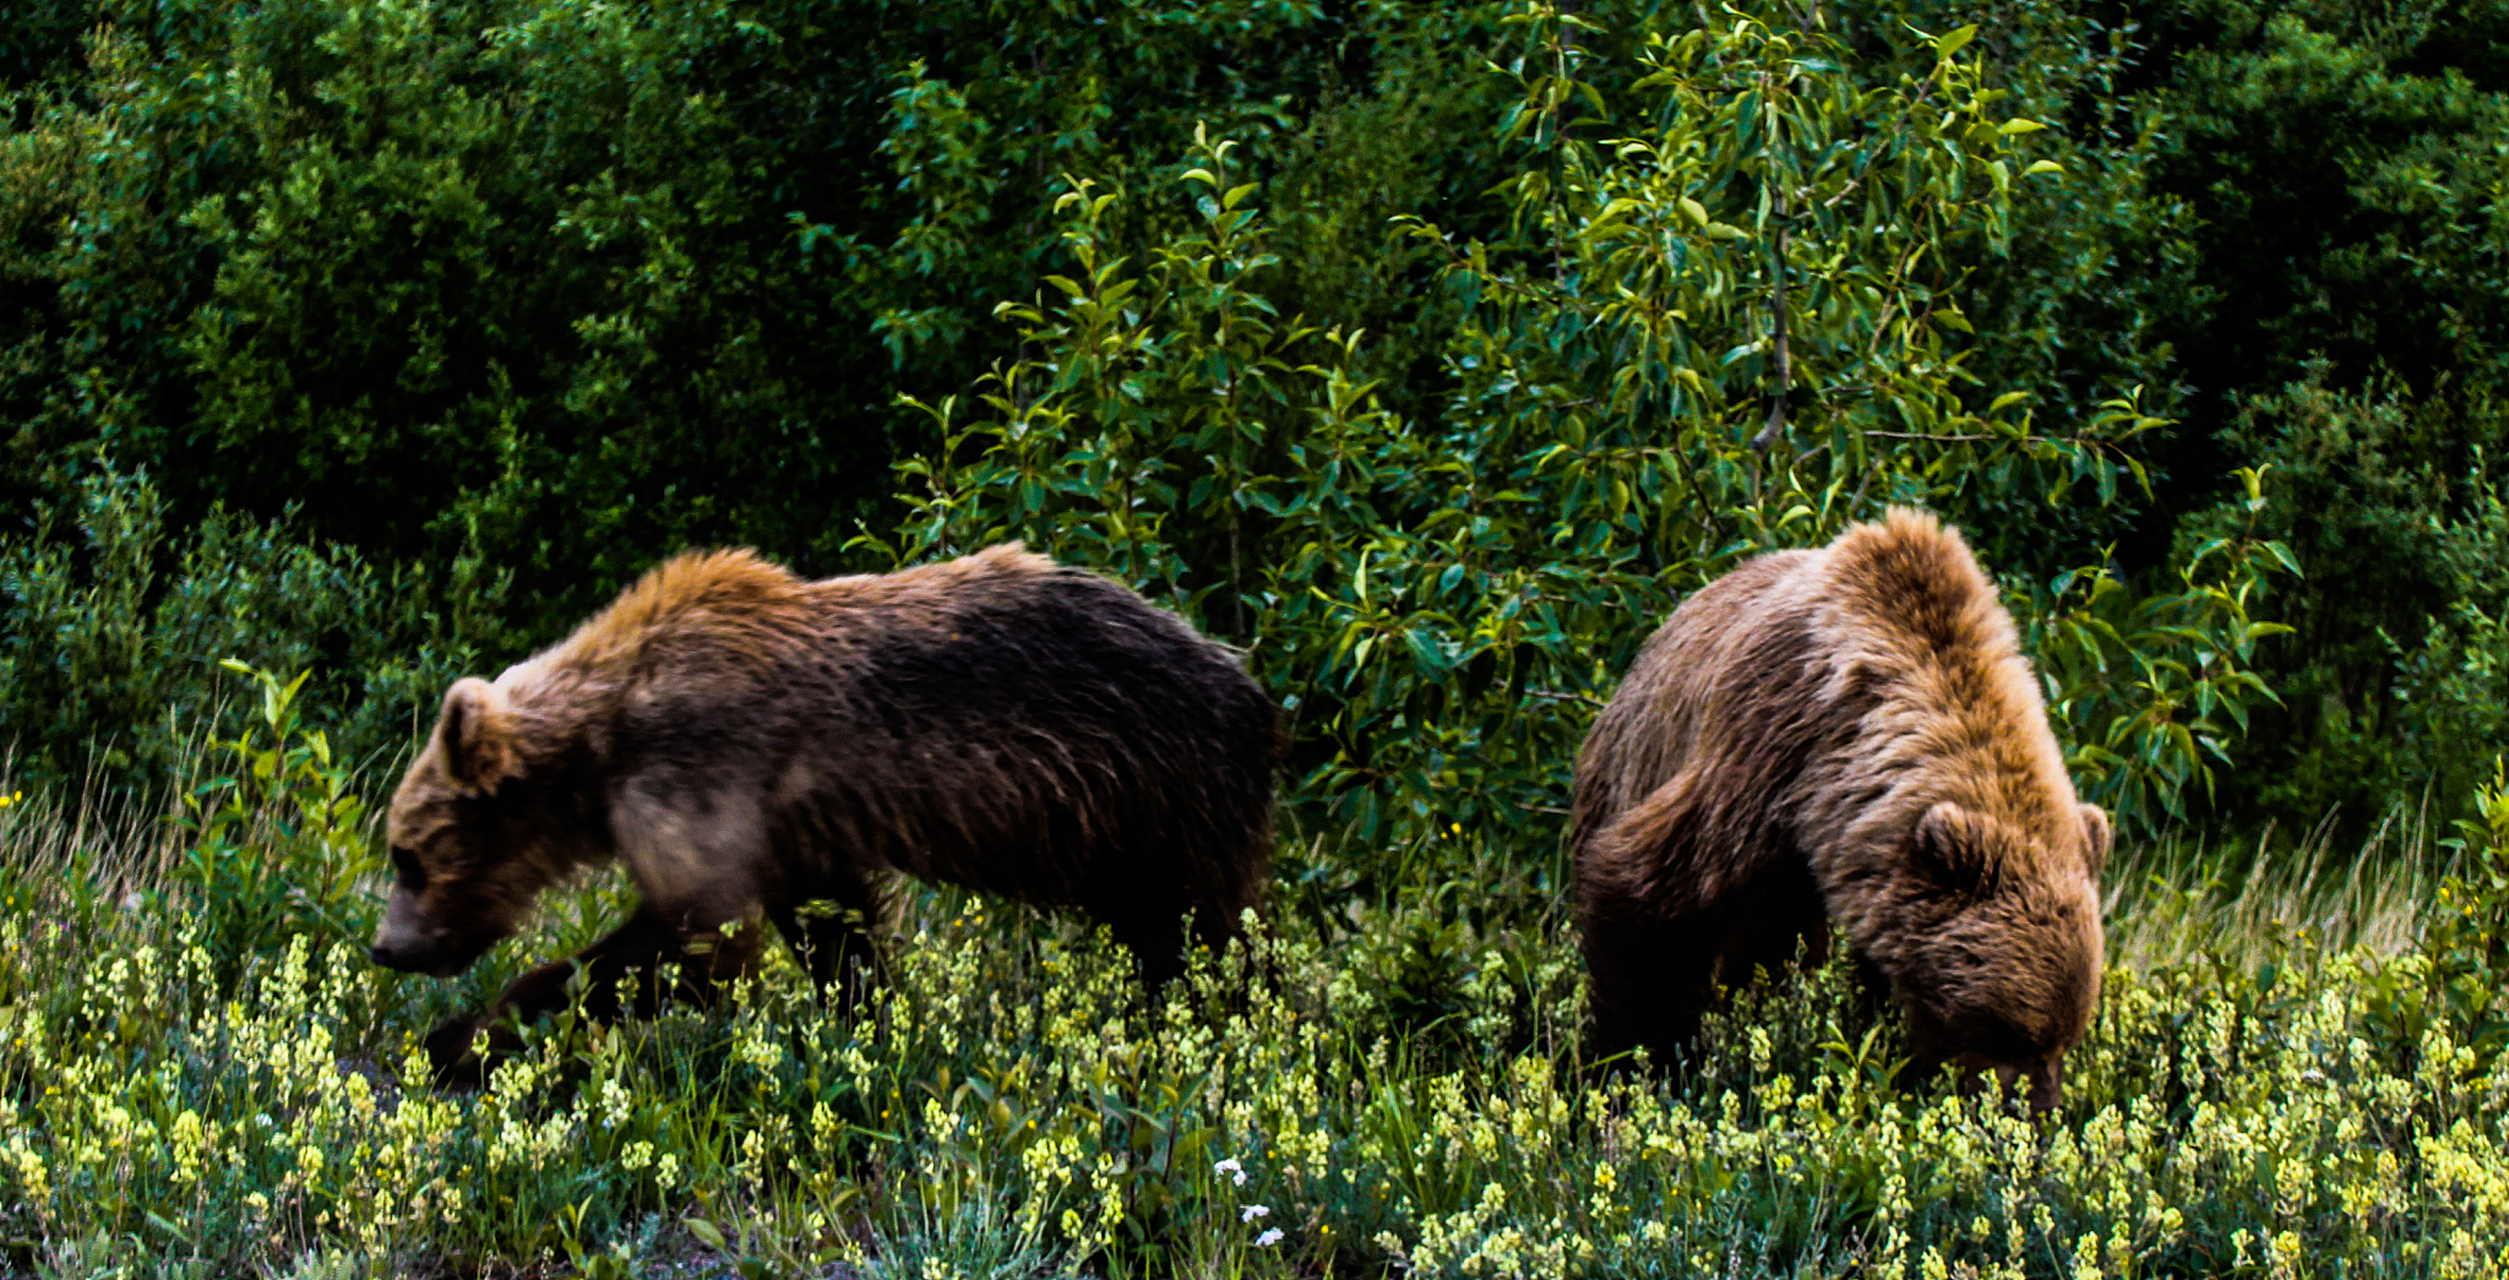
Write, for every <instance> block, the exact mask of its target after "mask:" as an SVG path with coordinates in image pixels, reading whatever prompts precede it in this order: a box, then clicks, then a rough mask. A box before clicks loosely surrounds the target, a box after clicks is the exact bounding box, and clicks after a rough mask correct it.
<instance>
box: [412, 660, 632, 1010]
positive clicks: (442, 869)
mask: <svg viewBox="0 0 2509 1280" xmlns="http://www.w3.org/2000/svg"><path fill="white" fill-rule="evenodd" d="M537 746H538V744H536V743H534V742H533V741H532V735H531V733H530V731H529V728H528V724H527V721H526V720H525V718H524V717H522V716H520V715H518V714H517V713H516V711H515V708H514V707H513V706H512V705H511V703H510V702H509V701H508V699H507V698H506V696H505V694H504V692H503V691H502V690H500V689H499V688H497V687H496V686H495V685H492V684H489V683H488V682H487V681H485V680H480V679H477V678H475V677H474V678H465V679H462V680H458V681H456V682H454V685H453V687H452V688H451V689H448V690H446V691H445V695H444V710H443V714H442V715H441V716H440V717H438V719H437V721H436V729H435V733H434V734H433V735H431V736H430V737H429V738H428V740H427V746H426V749H425V750H423V751H421V752H420V753H419V755H418V759H417V760H415V761H413V762H411V764H410V767H409V772H408V773H407V774H405V775H403V777H402V778H401V787H400V790H399V791H398V792H396V793H394V795H393V797H392V809H391V813H390V815H389V817H388V818H387V819H386V822H385V831H386V835H387V836H388V838H389V840H390V843H391V848H392V870H393V875H394V879H395V883H394V885H393V889H392V899H391V902H390V904H389V905H388V906H387V907H386V908H385V909H384V917H383V926H382V928H380V929H378V930H377V931H376V933H375V942H374V946H373V947H372V948H371V949H370V950H369V952H368V954H369V955H370V956H372V957H373V959H374V962H375V963H376V964H379V965H384V966H386V967H388V968H393V969H402V970H407V971H409V972H412V973H427V974H434V975H436V976H438V977H445V976H450V975H452V974H456V973H459V972H461V971H462V970H463V969H466V968H468V967H469V966H470V964H471V962H472V961H474V960H477V959H478V958H479V957H480V956H481V955H482V954H484V953H485V952H486V951H487V950H488V948H490V947H492V946H495V945H496V944H497V942H498V941H499V940H500V939H502V938H504V937H505V936H506V935H507V934H510V933H512V932H513V931H514V930H515V928H516V927H517V926H518V925H519V924H520V923H521V921H522V918H523V914H524V912H525V910H526V909H527V908H528V907H529V906H530V903H531V900H532V898H533V896H534V895H535V894H537V893H538V892H539V891H540V890H541V888H542V887H544V886H546V885H547V884H548V883H549V882H550V881H551V880H553V879H555V878H556V877H557V876H558V875H559V874H560V873H562V872H563V871H564V870H565V869H566V868H567V867H568V866H570V865H573V864H574V863H575V862H578V861H581V860H583V855H584V853H585V850H583V849H582V848H580V847H579V846H581V845H583V844H585V843H586V838H587V837H586V832H585V829H584V823H583V815H582V814H581V813H579V812H577V810H579V809H580V808H581V806H579V805H575V804H572V803H570V802H569V796H568V795H567V792H566V788H564V787H563V786H562V785H561V784H560V783H558V782H556V781H554V780H552V779H550V778H547V777H545V776H539V775H542V774H543V773H545V772H546V771H545V770H544V769H542V768H539V767H536V766H539V765H541V764H543V763H545V762H544V761H542V760H540V759H538V757H539V756H541V755H542V754H544V753H543V752H541V751H539V750H536V749H535V748H536V747H537Z"/></svg>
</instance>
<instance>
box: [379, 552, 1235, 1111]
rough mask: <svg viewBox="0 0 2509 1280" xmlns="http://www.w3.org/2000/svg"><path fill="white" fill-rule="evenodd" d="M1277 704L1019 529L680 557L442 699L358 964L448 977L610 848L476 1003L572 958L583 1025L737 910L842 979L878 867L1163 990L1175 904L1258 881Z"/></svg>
mask: <svg viewBox="0 0 2509 1280" xmlns="http://www.w3.org/2000/svg"><path fill="white" fill-rule="evenodd" d="M1277 721H1278V714H1277V712H1276V711H1275V710H1274V708H1273V705H1272V703H1271V701H1270V699H1268V698H1266V697H1265V696H1264V694H1263V692H1262V690H1260V689H1258V688H1257V687H1256V686H1255V683H1254V681H1253V680H1252V679H1250V678H1248V676H1247V675H1246V673H1245V672H1244V671H1243V670H1241V669H1240V668H1239V666H1238V665H1237V663H1236V661H1235V660H1234V659H1233V658H1232V657H1231V656H1230V654H1229V653H1228V651H1227V650H1226V649H1224V648H1222V647H1221V646H1220V645H1218V644H1216V643H1213V642H1212V641H1210V640H1207V639H1204V638H1203V637H1202V636H1200V635H1198V634H1196V633H1195V632H1194V630H1193V629H1192V628H1191V627H1190V626H1188V625H1187V624H1186V623H1184V622H1183V621H1181V620H1179V619H1178V618H1177V617H1175V616H1174V615H1173V614H1169V613H1166V612H1163V611H1161V610H1158V609H1155V608H1152V607H1151V606H1150V605H1149V604H1148V603H1146V602H1145V601H1143V600H1142V599H1141V597H1139V596H1137V595H1135V594H1133V593H1132V592H1131V591H1129V590H1126V589H1125V588H1124V587H1122V586H1120V585H1118V584H1116V583H1114V582H1111V581H1108V580H1107V579H1104V578H1101V577H1098V576H1096V575H1094V574H1090V573H1086V572H1083V571H1080V570H1077V569H1070V568H1063V567H1060V566H1057V565H1055V564H1054V563H1053V562H1052V561H1049V560H1047V559H1046V558H1044V557H1042V556H1038V555H1032V554H1029V553H1028V552H1025V551H1023V550H1021V549H1020V548H1019V547H1018V546H1017V545H1016V544H1012V545H1007V546H998V547H994V548H992V549H990V550H987V551H984V552H982V553H980V554H977V555H972V556H968V557H965V558H963V559H958V560H952V561H948V562H946V563H942V564H933V565H927V566H924V567H921V568H915V569H908V570H905V571H903V572H899V573H891V574H881V575H865V576H860V577H847V578H832V579H828V580H825V581H819V582H808V581H804V580H802V579H800V578H798V577H796V576H794V575H793V574H791V573H789V572H787V571H786V570H784V569H782V568H780V567H778V566H776V565H773V564H770V563H768V562H766V561H764V560H761V559H759V558H758V557H756V556H754V555H752V554H750V553H748V552H746V551H728V552H712V553H690V554H686V555H682V556H680V557H678V558H676V559H674V560H671V561H669V562H668V563H666V564H663V565H662V566H660V567H659V568H656V569H654V570H653V571H652V572H650V573H648V574H647V575H646V576H645V577H644V579H643V580H642V581H640V582H638V583H636V584H635V585H634V586H632V587H630V588H628V589H627V591H626V592H624V593H623V594H621V595H620V596H619V598H618V599H617V601H615V602H614V603H612V604H611V605H610V606H609V607H608V608H607V609H604V610H603V611H602V612H601V613H599V614H597V615H595V616H594V617H593V618H592V619H591V620H590V621H588V622H586V623H584V624H583V625H582V626H581V627H579V628H577V629H576V631H575V633H574V634H573V635H572V636H570V637H568V638H567V639H566V640H565V641H564V642H562V643H560V644H558V645H557V646H556V647H554V648H551V649H549V650H547V651H546V652H543V653H541V654H539V655H538V656H536V657H533V658H531V659H530V660H528V661H525V662H523V663H520V664H518V665H516V666H513V667H510V668H507V669H506V671H505V673H504V674H502V675H500V676H498V677H497V679H496V681H495V682H494V683H490V682H488V681H485V680H480V679H477V678H467V679H463V680H460V681H457V682H456V683H455V684H454V685H453V687H452V688H451V689H450V690H448V691H447V692H446V693H445V696H444V710H443V714H442V717H441V718H440V719H439V720H438V722H437V724H436V729H435V733H434V734H433V736H432V737H431V738H430V739H429V741H428V743H427V745H426V747H425V749H424V750H423V751H422V752H421V753H420V755H419V757H418V759H417V761H416V762H415V763H413V764H412V765H411V766H410V768H409V772H408V774H407V776H405V777H404V778H403V779H402V781H401V787H400V791H399V793H398V794H397V795H395V796H394V797H393V800H392V809H391V813H390V817H389V820H388V826H389V835H390V841H391V847H392V861H393V865H394V868H395V870H396V872H397V873H398V877H399V884H398V886H397V887H396V888H395V889H394V890H393V893H392V897H391V903H390V906H389V907H388V909H387V911H386V914H385V918H384V922H383V926H382V929H381V930H380V932H379V933H378V934H377V936H376V938H375V943H374V948H373V952H372V954H373V958H374V960H375V962H376V963H378V964H383V965H388V966H391V967H393V968H396V969H405V970H411V971H415V972H420V973H430V974H436V975H450V974H454V973H458V972H460V971H461V970H462V969H463V968H465V967H467V966H468V965H469V964H470V963H471V962H472V961H474V960H476V959H478V957H479V956H480V954H481V953H483V952H485V951H486V950H487V949H488V948H489V947H490V946H492V945H494V944H495V943H496V942H497V940H499V939H500V938H503V937H505V936H506V935H507V934H509V933H511V932H513V931H514V929H515V928H516V926H517V925H518V924H519V923H520V922H521V919H522V917H523V915H524V912H525V910H526V909H527V907H528V906H529V904H530V903H531V900H532V898H533V896H534V895H535V894H537V893H538V892H539V891H540V890H541V889H542V888H543V887H544V886H546V885H548V884H549V883H550V882H552V881H553V880H555V879H556V878H558V877H559V876H561V875H563V874H564V873H566V872H567V871H569V870H571V869H573V868H576V867H581V866H586V865H591V864H595V863H599V862H603V861H606V860H608V859H611V858H619V859H622V860H624V861H625V863H626V864H627V870H628V874H629V875H630V876H631V877H632V878H633V879H634V881H635V884H636V888H637V890H638V891H639V893H640V894H641V895H642V903H641V905H640V906H639V907H638V908H637V910H636V913H635V914H634V915H633V916H632V917H631V918H630V919H629V920H628V921H627V923H625V924H624V925H621V926H620V927H619V929H618V930H617V931H616V932H614V933H612V934H610V935H609V936H608V937H606V938H603V939H601V940H600V941H598V942H595V943H594V944H592V945H591V946H590V947H587V948H585V949H584V950H583V951H582V952H580V953H578V954H577V955H576V956H575V957H574V960H573V962H572V963H569V962H567V961H559V962H557V963H555V964H550V965H545V966H543V967H541V968H539V969H537V970H534V971H533V972H531V973H529V974H526V975H525V976H524V977H522V978H521V979H520V980H518V981H516V982H515V983H514V984H513V985H512V986H511V987H509V988H507V989H506V991H505V993H504V994H503V995H501V996H499V997H498V999H497V1002H496V1004H495V1005H494V1006H493V1007H492V1008H491V1009H490V1010H489V1012H488V1015H487V1020H493V1019H495V1018H496V1017H497V1016H498V1015H499V1014H502V1013H504V1012H505V1011H507V1010H512V1011H513V1012H515V1013H516V1014H518V1015H520V1016H522V1017H526V1018H528V1017H532V1016H535V1015H538V1014H542V1013H545V1012H547V1011H549V1010H551V1009H554V1008H557V1007H559V1006H561V1005H563V1004H564V1003H565V1001H566V1000H567V991H566V988H567V982H568V979H569V977H570V975H571V974H572V973H573V972H574V969H575V966H577V965H580V966H581V967H582V968H583V970H584V973H585V977H586V979H587V982H586V986H585V990H584V997H583V998H584V1001H585V1004H586V1006H587V1008H588V1010H589V1011H590V1012H591V1013H592V1014H593V1015H594V1016H596V1017H611V1016H615V1015H616V1014H617V1012H618V1007H617V995H616V993H617V989H618V985H619V983H618V980H619V979H620V978H621V977H623V976H626V975H628V974H631V973H638V974H645V975H651V974H652V973H653V972H654V971H655V970H656V968H657V967H658V966H661V965H663V964H666V963H670V962H678V963H679V973H680V977H679V987H678V990H677V992H676V994H678V995H679V996H681V997H683V998H690V999H695V1000H699V1001H703V1000H704V999H705V998H706V997H707V996H708V995H709V994H710V993H711V991H712V989H713V988H714V987H715V986H716V985H718V984H719V983H721V982H722V981H724V980H725V979H727V978H729V977H731V976H733V975H735V974H737V973H740V972H742V971H744V970H745V969H746V968H747V966H748V965H749V964H750V963H751V962H752V961H753V959H754V957H755V954H756V949H757V947H758V945H759V938H760V933H761V927H760V926H757V925H754V924H753V925H751V927H748V928H744V929H737V930H733V931H732V936H731V937H729V938H726V937H725V936H724V934H725V926H727V925H732V924H734V923H735V922H753V921H757V920H758V919H759V918H761V917H763V918H764V919H765V920H767V921H772V922H773V923H774V925H775V927H776V929H777V930H778V931H779V932H780V933H782V935H783V936H784V938H785V940H786V941H787V942H788V943H789V944H791V945H793V946H794V947H795V948H796V949H797V950H798V951H800V952H802V953H803V954H805V955H806V956H807V958H808V961H809V964H810V967H811V971H812V974H813V976H814V977H816V978H817V979H818V980H819V981H820V982H821V983H823V984H824V983H826V982H828V981H831V980H832V979H834V978H836V977H837V976H839V975H840V974H844V975H846V976H848V977H852V976H854V973H855V971H854V969H853V966H856V965H859V964H863V963H867V961H868V949H867V947H866V945H865V942H866V940H865V939H864V938H863V937H862V935H861V933H860V932H859V930H860V928H861V925H862V922H864V921H867V920H870V919H874V918H876V916H877V914H878V912H877V907H878V894H879V890H878V885H879V883H880V876H881V873H882V872H883V871H884V870H888V869H894V870H898V871H903V872H907V873H909V874H912V875H916V876H920V877H924V878H927V879H936V880H946V881H950V882H952V883H956V884H962V885H966V886H968V887H970V888H974V889H979V890H983V891H985V892H988V893H997V894H1001V895H1003V896H1006V897H1011V898H1017V899H1019V900H1022V901H1025V902H1033V903H1040V904H1047V905H1057V906H1075V907H1079V908H1080V909H1082V910H1083V911H1086V912H1088V913H1089V914H1090V915H1091V916H1092V917H1094V918H1096V919H1097V920H1099V921H1101V922H1103V923H1105V924H1106V925H1107V926H1109V928H1110V929H1111V930H1112V931H1113V933H1114V936H1115V938H1116V939H1117V940H1118V941H1120V942H1122V943H1124V944H1125V945H1126V946H1128V947H1130V948H1131V950H1132V953H1133V955H1134V957H1135V959H1136V961H1137V963H1138V964H1139V966H1140V969H1141V972H1142V975H1143V977H1144V979H1145V981H1146V982H1148V983H1150V984H1151V985H1153V986H1155V985H1157V984H1159V983H1161V982H1164V981H1165V980H1166V979H1168V978H1170V977H1172V976H1174V975H1175V974H1176V973H1178V972H1179V971H1180V970H1181V969H1182V967H1183V963H1184V962H1183V954H1182V953H1183V949H1184V944H1185V938H1184V934H1183V931H1182V929H1181V927H1180V921H1181V918H1182V917H1183V916H1184V914H1185V913H1186V912H1187V911H1188V910H1190V911H1191V912H1192V913H1193V928H1194V932H1195V933H1196V935H1197V936H1198V938H1199V940H1200V941H1202V942H1204V943H1207V944H1213V945H1217V944H1219V943H1221V942H1223V941H1224V940H1226V939H1227V938H1229V937H1232V936H1234V935H1235V934H1236V933H1237V932H1238V929H1239V916H1240V913H1241V912H1242V911H1243V910H1244V909H1245V908H1247V907H1249V906H1252V905H1254V903H1255V901H1256V899H1257V896H1258V894H1259V892H1260V890H1261V887H1262V885H1263V882H1264V876H1265V869H1266V866H1267V863H1268V860H1269V857H1270V852H1271V847H1272V767H1273V758H1274V754H1275V744H1276V738H1277V733H1278V730H1277ZM818 903H826V904H832V905H833V907H834V908H836V910H834V911H833V912H831V911H827V910H824V909H816V908H814V909H805V908H806V907H810V906H811V904H818ZM641 985H642V987H643V994H641V995H640V996H639V1004H640V1006H642V1010H643V1011H645V1012H650V1006H651V1003H652V1001H653V1000H654V999H655V998H656V997H657V996H658V995H659V994H660V993H659V992H657V991H655V990H654V989H653V985H654V984H652V983H651V982H649V981H648V982H643V983H642V984H641ZM475 1026H476V1024H474V1023H473V1022H472V1021H470V1020H468V1019H462V1020H457V1021H455V1022H452V1023H448V1024H447V1025H446V1026H444V1027H443V1028H441V1029H439V1030H438V1031H437V1032H436V1034H435V1035H433V1036H431V1037H430V1038H429V1041H428V1048H429V1051H430V1053H431V1055H432V1056H433V1058H434V1061H435V1064H436V1067H437V1069H438V1071H439V1073H440V1074H443V1075H445V1076H446V1077H447V1078H458V1077H459V1076H460V1075H462V1074H464V1073H466V1072H475V1071H476V1070H478V1064H477V1063H476V1061H475V1060H471V1059H468V1058H467V1055H468V1054H469V1050H470V1044H471V1040H472V1034H473V1031H474V1029H475ZM500 1034H501V1033H500Z"/></svg>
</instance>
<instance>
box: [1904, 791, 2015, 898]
mask: <svg viewBox="0 0 2509 1280" xmlns="http://www.w3.org/2000/svg"><path fill="white" fill-rule="evenodd" d="M1993 835H1994V833H1993V832H1991V831H1990V830H1988V823H1987V820H1986V819H1985V818H1983V817H1981V816H1980V815H1978V814H1975V813H1971V812H1970V811H1968V810H1967V809H1963V808H1961V807H1960V806H1959V805H1956V804H1953V803H1952V802H1951V801H1949V800H1945V801H1943V802H1942V803H1940V804H1937V805H1935V806H1934V807H1933V808H1931V809H1928V810H1926V811H1925V816H1924V817H1922V818H1919V819H1917V834H1916V839H1915V840H1913V841H1912V842H1910V844H1909V849H1908V854H1909V862H1910V863H1911V865H1913V866H1914V867H1915V869H1916V870H1917V871H1918V873H1919V874H1921V875H1923V876H1924V877H1925V879H1926V881H1927V883H1928V884H1930V885H1932V886H1933V887H1934V888H1936V889H1946V890H1951V891H1954V892H1970V891H1976V890H1982V889H1985V888H1986V887H1987V881H1988V880H1989V879H1990V878H1991V877H1992V876H1993V874H1994V870H1995V857H1994V853H1993V850H1991V849H1990V848H1989V847H1988V846H1989V844H1990V842H1991V841H1992V839H1993Z"/></svg>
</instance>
